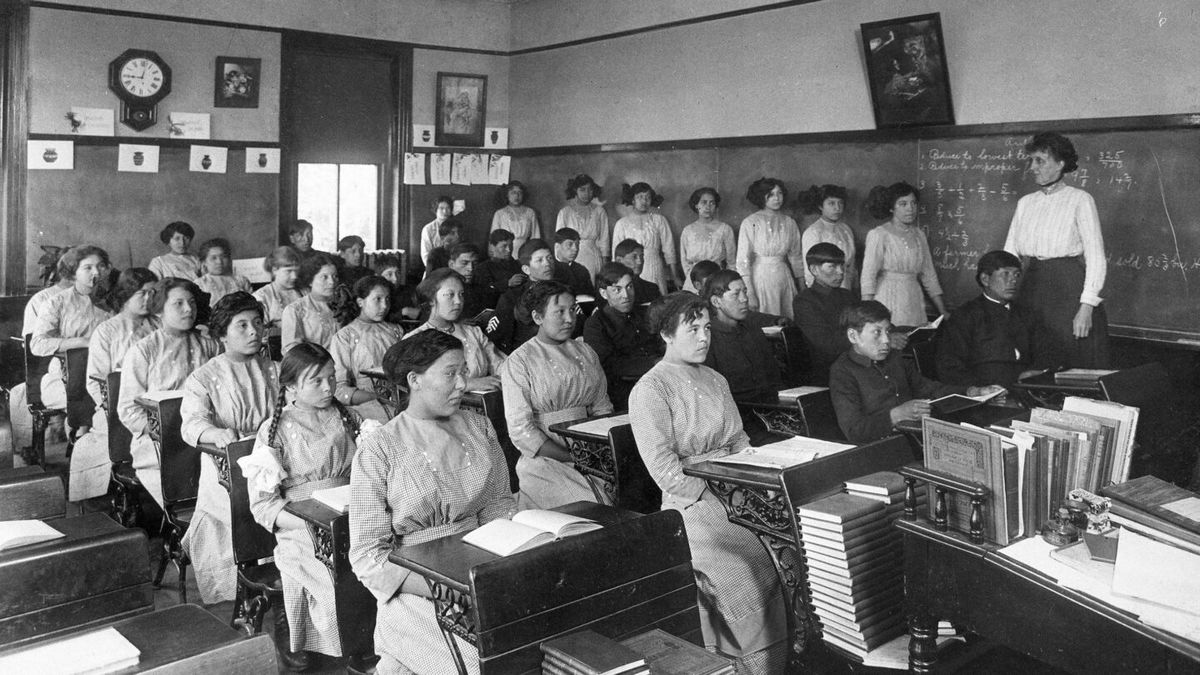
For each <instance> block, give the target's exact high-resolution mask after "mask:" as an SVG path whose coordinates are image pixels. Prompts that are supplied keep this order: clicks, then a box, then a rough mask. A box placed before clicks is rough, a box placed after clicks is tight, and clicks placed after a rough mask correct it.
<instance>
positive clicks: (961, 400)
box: [929, 389, 1004, 415]
mask: <svg viewBox="0 0 1200 675" xmlns="http://www.w3.org/2000/svg"><path fill="white" fill-rule="evenodd" d="M1003 393H1004V390H1003V389H997V390H996V391H993V392H992V393H990V394H980V395H978V396H966V395H964V394H947V395H945V396H943V397H941V398H935V399H933V400H932V401H930V402H929V405H930V407H932V408H933V411H934V412H935V413H938V414H941V415H948V414H950V413H955V412H958V411H959V410H966V409H967V408H974V407H975V406H977V405H983V404H984V403H987V402H988V401H990V400H992V399H994V398H996V397H997V396H1000V395H1001V394H1003Z"/></svg>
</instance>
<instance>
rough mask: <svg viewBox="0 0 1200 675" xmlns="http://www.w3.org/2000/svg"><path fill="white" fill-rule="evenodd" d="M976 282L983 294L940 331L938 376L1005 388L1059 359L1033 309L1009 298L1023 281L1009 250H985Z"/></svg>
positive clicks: (1017, 265)
mask: <svg viewBox="0 0 1200 675" xmlns="http://www.w3.org/2000/svg"><path fill="white" fill-rule="evenodd" d="M975 281H976V283H978V284H979V286H980V288H982V289H983V293H981V294H980V295H979V297H977V298H975V299H974V300H970V301H968V302H966V303H965V304H963V305H962V306H961V307H959V308H958V309H957V310H955V312H954V313H953V314H951V315H950V316H949V317H948V318H947V319H946V321H945V322H944V323H943V324H942V327H941V329H940V330H939V331H938V338H937V374H938V379H940V380H941V381H943V382H948V383H950V384H988V383H993V382H994V383H997V384H1000V385H1003V386H1005V387H1007V386H1009V385H1011V384H1013V383H1015V382H1016V381H1017V380H1018V379H1020V378H1022V377H1024V376H1026V375H1032V374H1034V373H1035V372H1038V371H1042V370H1045V369H1047V368H1050V367H1053V366H1058V365H1061V364H1062V362H1063V355H1062V354H1061V352H1060V350H1059V349H1058V347H1057V344H1056V343H1055V341H1054V339H1053V338H1052V337H1051V336H1050V334H1049V333H1048V332H1047V330H1046V327H1045V326H1044V325H1043V324H1042V322H1041V320H1040V319H1039V318H1038V315H1037V313H1036V312H1033V311H1031V310H1030V309H1029V308H1027V307H1025V306H1024V305H1021V304H1019V303H1015V302H1013V299H1014V298H1016V297H1017V290H1018V289H1019V288H1020V286H1021V260H1020V259H1019V258H1017V257H1016V256H1015V255H1013V254H1011V253H1009V252H1007V251H991V252H989V253H985V254H984V255H983V257H981V258H980V259H979V264H978V266H977V267H976V269H975Z"/></svg>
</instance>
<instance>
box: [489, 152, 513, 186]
mask: <svg viewBox="0 0 1200 675" xmlns="http://www.w3.org/2000/svg"><path fill="white" fill-rule="evenodd" d="M511 164H512V157H509V156H507V155H490V156H489V158H488V182H489V183H491V184H492V185H504V184H505V183H507V182H508V171H509V168H510V166H511Z"/></svg>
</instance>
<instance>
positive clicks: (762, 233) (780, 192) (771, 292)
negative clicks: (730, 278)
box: [737, 178, 804, 319]
mask: <svg viewBox="0 0 1200 675" xmlns="http://www.w3.org/2000/svg"><path fill="white" fill-rule="evenodd" d="M786 198H787V188H786V187H784V185H783V181H781V180H779V179H778V178H759V179H758V180H756V181H754V182H753V183H751V184H750V188H749V189H748V190H747V191H746V200H747V201H749V202H750V203H751V204H753V205H755V206H757V207H758V208H759V210H758V211H756V212H754V213H752V214H750V215H749V216H746V219H745V220H743V221H742V226H741V228H740V229H739V231H738V247H737V261H738V262H737V271H738V272H740V273H741V275H742V279H743V280H744V281H745V282H746V291H747V294H748V295H749V296H750V309H753V310H757V311H759V312H764V313H767V314H774V315H776V316H785V317H787V318H789V319H790V318H792V299H793V298H794V297H795V296H796V283H797V282H798V281H799V279H802V278H803V276H802V275H803V274H804V273H803V270H804V254H803V253H802V252H801V245H800V228H799V227H798V226H797V225H796V221H795V220H792V218H791V216H788V215H785V214H784V213H782V212H781V211H780V209H782V208H783V202H784V200H785V199H786Z"/></svg>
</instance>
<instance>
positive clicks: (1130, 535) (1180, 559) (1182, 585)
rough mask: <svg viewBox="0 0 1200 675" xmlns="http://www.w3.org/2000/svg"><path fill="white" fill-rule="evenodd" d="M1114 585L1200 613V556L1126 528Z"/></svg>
mask: <svg viewBox="0 0 1200 675" xmlns="http://www.w3.org/2000/svg"><path fill="white" fill-rule="evenodd" d="M1112 589H1113V592H1114V593H1119V594H1121V595H1129V596H1133V597H1135V598H1141V599H1143V600H1148V601H1150V602H1154V603H1158V604H1160V605H1165V606H1167V607H1174V608H1176V609H1180V610H1183V611H1186V612H1190V613H1192V614H1195V615H1197V616H1200V556H1198V555H1196V554H1195V553H1191V552H1189V551H1184V550H1183V549H1179V548H1175V547H1174V546H1170V545H1168V544H1163V543H1161V542H1157V541H1155V540H1153V539H1151V538H1149V537H1144V536H1142V535H1140V534H1138V533H1137V532H1133V531H1132V530H1122V531H1121V543H1120V545H1119V546H1118V547H1117V564H1116V570H1115V571H1114V573H1113V582H1112Z"/></svg>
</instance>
